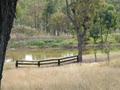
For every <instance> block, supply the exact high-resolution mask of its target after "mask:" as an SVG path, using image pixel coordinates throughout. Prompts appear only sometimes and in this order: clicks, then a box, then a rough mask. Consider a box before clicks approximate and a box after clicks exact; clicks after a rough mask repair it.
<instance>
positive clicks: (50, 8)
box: [42, 0, 56, 33]
mask: <svg viewBox="0 0 120 90" xmlns="http://www.w3.org/2000/svg"><path fill="white" fill-rule="evenodd" d="M55 12H56V9H55V6H54V2H53V1H52V0H47V4H46V5H45V7H44V9H43V14H42V19H43V23H44V24H45V25H44V26H45V30H46V32H47V33H50V18H51V15H52V14H53V13H55Z"/></svg>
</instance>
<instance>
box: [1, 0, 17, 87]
mask: <svg viewBox="0 0 120 90" xmlns="http://www.w3.org/2000/svg"><path fill="white" fill-rule="evenodd" d="M16 4H17V0H0V87H1V80H2V72H3V66H4V61H5V54H6V48H7V44H8V41H9V39H10V33H11V28H12V25H13V19H14V17H15V8H16Z"/></svg>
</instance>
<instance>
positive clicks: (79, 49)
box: [76, 29, 82, 62]
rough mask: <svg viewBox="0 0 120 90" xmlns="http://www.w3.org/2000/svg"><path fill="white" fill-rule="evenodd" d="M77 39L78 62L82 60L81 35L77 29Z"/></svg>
mask: <svg viewBox="0 0 120 90" xmlns="http://www.w3.org/2000/svg"><path fill="white" fill-rule="evenodd" d="M76 33H77V40H78V62H82V36H81V35H80V32H79V29H77V30H76Z"/></svg>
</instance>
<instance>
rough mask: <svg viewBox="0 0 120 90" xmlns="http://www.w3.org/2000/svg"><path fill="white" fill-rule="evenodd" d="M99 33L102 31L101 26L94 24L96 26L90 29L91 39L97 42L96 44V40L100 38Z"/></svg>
mask: <svg viewBox="0 0 120 90" xmlns="http://www.w3.org/2000/svg"><path fill="white" fill-rule="evenodd" d="M99 31H100V27H99V24H98V23H96V24H94V25H93V26H92V27H91V28H90V37H92V38H93V39H94V41H95V42H96V40H97V39H98V38H99Z"/></svg>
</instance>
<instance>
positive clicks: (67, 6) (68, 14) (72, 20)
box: [66, 0, 75, 25]
mask: <svg viewBox="0 0 120 90" xmlns="http://www.w3.org/2000/svg"><path fill="white" fill-rule="evenodd" d="M66 9H67V10H66V11H67V16H68V17H69V19H70V20H71V22H72V23H73V24H74V25H75V21H74V19H73V18H72V17H71V15H70V7H69V4H68V0H66Z"/></svg>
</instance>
